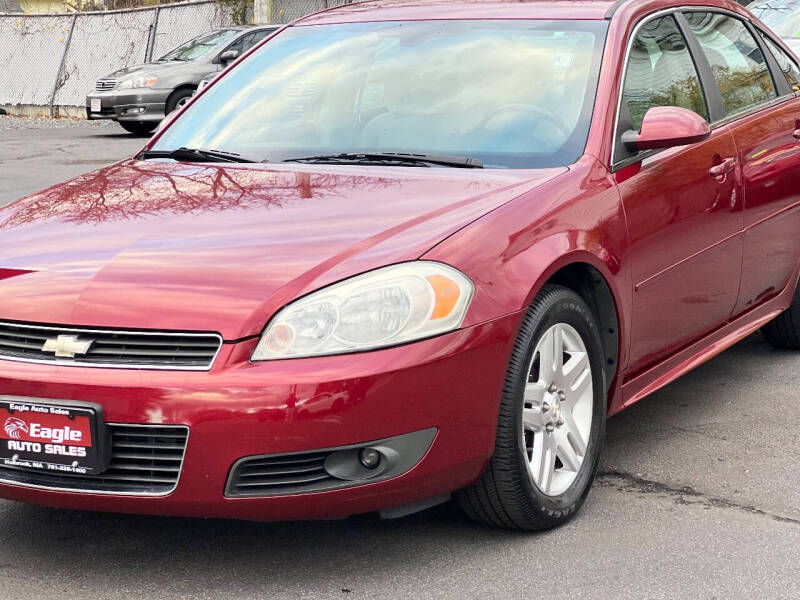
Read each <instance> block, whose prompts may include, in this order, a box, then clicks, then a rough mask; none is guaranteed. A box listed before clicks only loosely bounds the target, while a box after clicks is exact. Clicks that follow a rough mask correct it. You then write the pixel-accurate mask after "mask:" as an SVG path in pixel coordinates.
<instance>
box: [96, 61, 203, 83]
mask: <svg viewBox="0 0 800 600" xmlns="http://www.w3.org/2000/svg"><path fill="white" fill-rule="evenodd" d="M190 62H192V61H185V60H169V61H164V62H150V63H144V64H141V65H133V66H131V67H125V68H124V69H118V70H116V71H114V72H113V73H109V74H108V75H106V76H105V77H103V79H123V78H125V77H132V76H133V75H136V74H138V73H152V74H154V75H155V74H158V73H163V72H165V71H171V70H173V69H179V68H181V67H185V66H186V65H188V64H190Z"/></svg>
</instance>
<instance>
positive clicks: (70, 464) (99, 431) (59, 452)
mask: <svg viewBox="0 0 800 600" xmlns="http://www.w3.org/2000/svg"><path fill="white" fill-rule="evenodd" d="M99 413H100V409H99V407H97V408H94V407H93V406H86V405H60V404H49V403H42V404H39V403H37V402H28V401H26V400H25V399H24V398H23V399H19V400H17V399H2V400H0V465H5V466H8V467H18V468H24V469H36V470H41V471H50V472H53V473H54V474H67V475H68V474H72V475H92V474H96V473H99V472H101V471H102V470H103V469H104V468H105V464H104V462H103V458H104V456H103V455H104V453H103V448H104V447H105V444H104V443H103V441H104V438H103V437H102V436H103V434H104V429H103V425H102V416H101V415H100V414H99Z"/></svg>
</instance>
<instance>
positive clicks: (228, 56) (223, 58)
mask: <svg viewBox="0 0 800 600" xmlns="http://www.w3.org/2000/svg"><path fill="white" fill-rule="evenodd" d="M240 54H241V53H240V52H239V51H238V50H226V51H225V52H223V53H222V54H220V55H219V62H220V63H222V64H223V65H227V64H229V63H232V62H233V61H235V60H236V59H237V58H239V56H240Z"/></svg>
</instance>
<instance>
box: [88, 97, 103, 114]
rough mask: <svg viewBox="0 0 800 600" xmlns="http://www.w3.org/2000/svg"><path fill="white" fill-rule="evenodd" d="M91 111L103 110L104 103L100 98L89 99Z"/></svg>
mask: <svg viewBox="0 0 800 600" xmlns="http://www.w3.org/2000/svg"><path fill="white" fill-rule="evenodd" d="M89 111H90V112H93V113H99V112H103V103H102V101H101V100H100V98H92V99H91V100H90V101H89Z"/></svg>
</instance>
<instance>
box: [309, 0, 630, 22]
mask: <svg viewBox="0 0 800 600" xmlns="http://www.w3.org/2000/svg"><path fill="white" fill-rule="evenodd" d="M616 3H617V2H616V0H368V1H367V2H360V3H356V4H350V5H347V6H341V7H339V8H335V9H331V10H327V11H323V12H320V13H316V14H313V15H310V16H308V17H306V18H304V19H301V20H300V23H299V24H302V25H317V24H321V23H342V22H364V21H414V20H424V19H523V18H528V19H530V18H537V19H605V18H606V14H607V13H608V11H609V9H610V8H611V7H612V6H613V5H614V4H616Z"/></svg>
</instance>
